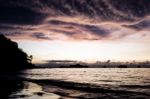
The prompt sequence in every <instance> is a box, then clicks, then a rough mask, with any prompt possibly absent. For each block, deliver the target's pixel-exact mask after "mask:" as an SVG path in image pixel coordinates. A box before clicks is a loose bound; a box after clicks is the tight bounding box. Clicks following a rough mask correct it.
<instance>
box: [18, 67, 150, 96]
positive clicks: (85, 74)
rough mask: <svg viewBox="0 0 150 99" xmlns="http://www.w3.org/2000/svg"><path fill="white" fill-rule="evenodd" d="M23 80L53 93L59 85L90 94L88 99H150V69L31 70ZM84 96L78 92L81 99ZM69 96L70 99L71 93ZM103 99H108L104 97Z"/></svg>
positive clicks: (23, 72) (24, 74)
mask: <svg viewBox="0 0 150 99" xmlns="http://www.w3.org/2000/svg"><path fill="white" fill-rule="evenodd" d="M21 77H23V78H25V79H29V80H31V81H33V82H34V81H35V82H34V84H37V82H38V83H39V82H40V83H42V85H40V87H43V89H45V90H49V92H52V93H53V91H54V89H55V88H54V87H50V86H51V85H56V86H58V87H63V88H65V87H66V88H69V89H70V90H81V92H82V91H85V92H88V93H89V94H90V95H89V94H88V98H89V96H90V97H92V98H98V97H99V98H103V99H105V98H106V99H111V98H113V99H150V69H148V68H52V69H30V70H26V71H22V72H21ZM28 85H29V84H28ZM31 85H32V84H31ZM32 86H33V85H32ZM32 89H33V88H32ZM57 89H58V88H57ZM52 90H53V91H52ZM63 90H64V89H63ZM57 91H58V90H57ZM62 92H63V91H62V89H61V90H60V89H59V92H55V91H54V93H61V94H62ZM64 92H65V91H64ZM67 92H68V90H67ZM70 92H72V91H70ZM81 92H78V95H79V93H80V94H81ZM74 93H75V92H74ZM82 93H83V92H82ZM94 93H96V95H97V96H96V95H95V94H94ZM63 94H64V93H63ZM58 95H59V94H58ZM67 95H68V97H69V95H70V94H69V92H68V93H67ZM102 95H103V96H104V95H105V96H104V97H101V96H102ZM71 96H72V94H71V95H70V97H71ZM73 96H74V95H73ZM82 96H83V97H84V95H82ZM86 96H87V94H86ZM76 97H77V96H76ZM78 97H79V96H78ZM80 97H81V96H80ZM83 97H82V98H83ZM84 98H85V97H84ZM99 98H98V99H99ZM26 99H27V98H26ZM75 99H76V98H75ZM77 99H78V98H77Z"/></svg>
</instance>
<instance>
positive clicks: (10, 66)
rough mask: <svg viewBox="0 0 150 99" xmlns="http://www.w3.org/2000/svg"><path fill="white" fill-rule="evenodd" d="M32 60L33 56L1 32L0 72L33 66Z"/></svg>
mask: <svg viewBox="0 0 150 99" xmlns="http://www.w3.org/2000/svg"><path fill="white" fill-rule="evenodd" d="M31 61H32V56H28V55H27V54H26V53H25V52H23V51H22V50H21V49H19V48H18V44H17V43H16V42H13V41H11V40H10V39H8V38H6V37H5V36H4V35H2V34H0V73H1V72H6V73H9V72H15V71H18V70H22V69H26V68H31V67H33V65H32V64H31Z"/></svg>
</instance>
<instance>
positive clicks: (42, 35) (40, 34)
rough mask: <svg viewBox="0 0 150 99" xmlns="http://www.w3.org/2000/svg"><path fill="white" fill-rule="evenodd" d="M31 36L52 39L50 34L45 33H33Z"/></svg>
mask: <svg viewBox="0 0 150 99" xmlns="http://www.w3.org/2000/svg"><path fill="white" fill-rule="evenodd" d="M31 37H33V38H36V39H43V40H51V38H49V37H48V36H46V35H45V34H44V33H38V32H37V33H33V34H32V35H31Z"/></svg>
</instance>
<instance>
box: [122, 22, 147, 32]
mask: <svg viewBox="0 0 150 99" xmlns="http://www.w3.org/2000/svg"><path fill="white" fill-rule="evenodd" d="M123 26H124V27H127V28H131V29H135V30H138V31H139V30H145V31H149V30H150V19H144V20H142V21H140V22H137V23H135V24H131V25H123Z"/></svg>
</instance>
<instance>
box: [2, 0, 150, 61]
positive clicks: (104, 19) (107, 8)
mask: <svg viewBox="0 0 150 99" xmlns="http://www.w3.org/2000/svg"><path fill="white" fill-rule="evenodd" d="M0 34H4V35H5V36H7V37H8V38H10V39H12V40H13V41H16V42H17V43H18V45H19V47H20V48H21V49H22V50H23V51H25V52H27V53H28V54H29V55H33V62H34V63H39V62H44V61H47V60H76V61H85V62H94V61H106V60H112V61H133V60H136V61H146V60H150V0H0Z"/></svg>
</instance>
